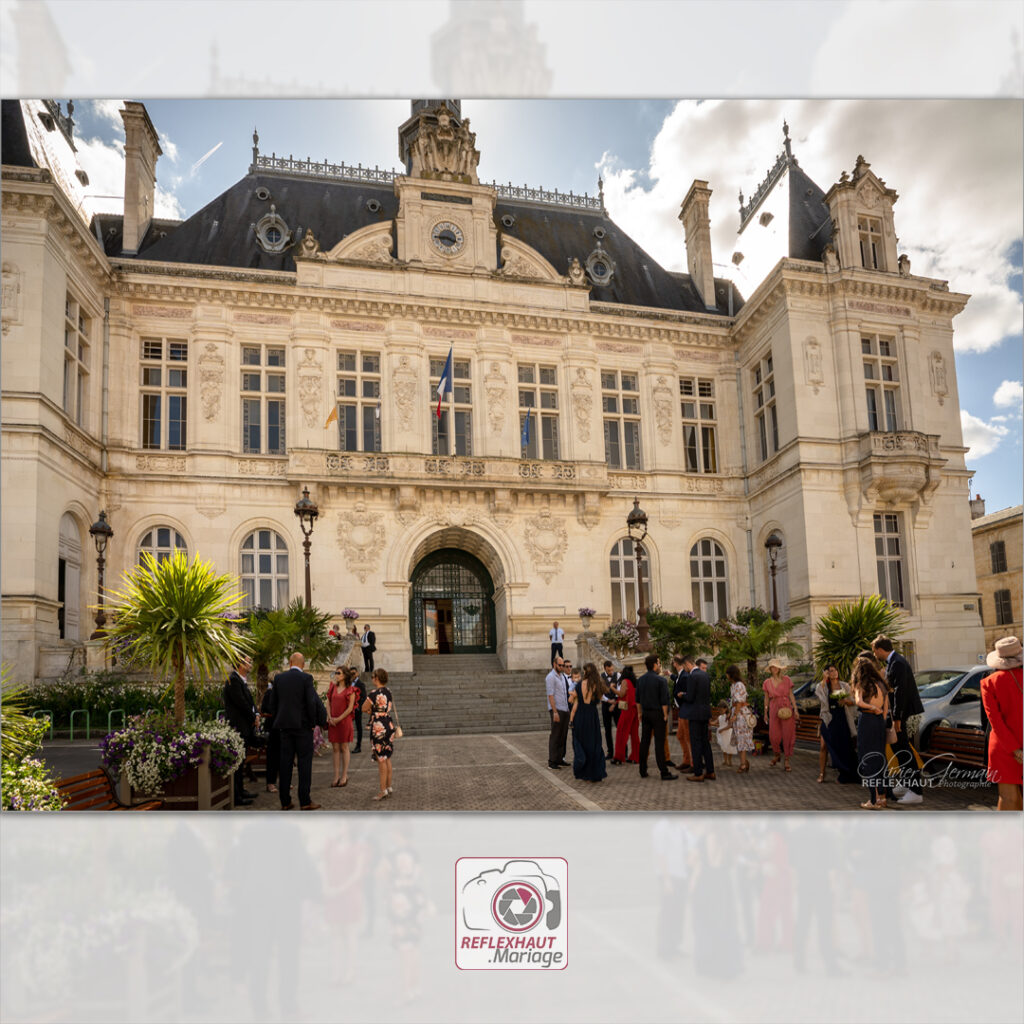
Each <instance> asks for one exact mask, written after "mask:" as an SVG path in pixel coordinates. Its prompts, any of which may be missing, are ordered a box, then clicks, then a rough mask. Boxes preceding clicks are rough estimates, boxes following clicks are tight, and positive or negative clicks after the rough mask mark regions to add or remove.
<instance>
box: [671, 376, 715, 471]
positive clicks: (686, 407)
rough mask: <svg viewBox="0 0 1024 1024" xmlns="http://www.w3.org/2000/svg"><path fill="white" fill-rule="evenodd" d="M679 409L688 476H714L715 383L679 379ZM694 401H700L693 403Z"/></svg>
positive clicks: (684, 378) (688, 378) (704, 380)
mask: <svg viewBox="0 0 1024 1024" xmlns="http://www.w3.org/2000/svg"><path fill="white" fill-rule="evenodd" d="M679 396H680V399H681V402H680V408H681V410H682V414H683V460H684V463H685V466H686V472H687V473H717V472H718V450H717V447H716V445H715V435H716V433H717V416H716V415H715V413H716V409H715V403H714V401H711V399H713V398H714V397H715V382H714V381H713V380H708V379H703V378H698V379H696V380H695V379H693V378H692V377H680V378H679ZM694 397H698V398H701V399H703V401H700V402H696V401H694V400H693V399H694Z"/></svg>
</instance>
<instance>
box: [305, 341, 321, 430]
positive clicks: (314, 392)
mask: <svg viewBox="0 0 1024 1024" xmlns="http://www.w3.org/2000/svg"><path fill="white" fill-rule="evenodd" d="M323 387H324V375H323V366H322V365H321V363H320V358H319V356H317V353H316V349H315V348H307V349H304V351H303V360H302V362H301V363H299V405H300V406H301V407H302V418H303V419H304V420H305V422H306V426H307V427H315V426H316V425H317V421H318V419H319V418H320V413H321V412H322V411H323Z"/></svg>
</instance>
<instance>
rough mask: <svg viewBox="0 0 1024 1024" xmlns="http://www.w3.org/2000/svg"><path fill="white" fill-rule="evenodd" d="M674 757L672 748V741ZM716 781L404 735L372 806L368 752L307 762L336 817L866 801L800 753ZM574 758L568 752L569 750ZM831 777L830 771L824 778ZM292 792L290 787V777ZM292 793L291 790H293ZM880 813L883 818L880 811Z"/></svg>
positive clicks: (506, 740) (975, 795) (963, 802)
mask: <svg viewBox="0 0 1024 1024" xmlns="http://www.w3.org/2000/svg"><path fill="white" fill-rule="evenodd" d="M672 752H673V754H676V753H677V752H678V751H677V748H676V745H675V743H674V742H673V746H672ZM715 755H716V760H715V766H716V768H717V769H718V770H717V772H716V775H717V779H716V781H714V782H704V783H701V784H696V783H691V782H687V781H686V780H685V778H682V777H681V778H679V779H677V780H675V781H673V782H663V781H662V780H661V779H660V778H659V777H658V770H657V767H656V765H655V763H654V759H653V757H652V759H651V763H650V772H651V774H650V776H649V777H648V778H647V779H641V778H640V776H639V773H638V770H637V767H636V765H622V766H621V767H620V766H616V765H612V764H610V763H609V765H608V777H607V778H606V779H605V780H604V781H602V782H600V783H591V782H585V781H579V780H577V779H574V778H573V775H572V769H571V768H563V769H561V770H560V771H551V770H550V769H548V768H547V733H546V732H536V733H512V734H510V735H508V736H503V735H494V734H492V735H477V736H435V737H405V738H403V739H401V740H397V741H396V742H395V758H394V773H395V785H394V790H395V791H394V793H393V795H392V796H391V797H389V798H388V799H387V800H383V801H380V802H379V803H375V802H374V801H373V797H374V795H375V794H376V793H377V766H376V764H375V762H374V761H372V760H371V758H370V754H369V745H365V746H364V747H363V751H362V753H359V754H353V755H352V763H351V767H350V770H349V784H348V785H347V786H346V787H345V788H343V789H340V788H339V789H332V788H330V781H331V778H332V767H331V755H330V752H327V753H325V754H323V755H321V756H319V757H316V758H314V761H313V800H314V801H315V802H317V803H319V804H321V805H322V806H323V808H324V809H325V810H332V811H375V812H382V811H583V810H589V811H597V810H605V811H664V810H672V811H855V812H856V813H858V814H862V813H870V812H862V811H861V810H860V808H859V806H858V805H859V803H860V802H861V801H862V800H863V799H865V796H864V792H865V791H864V790H862V789H861V788H860V787H859V786H839V785H837V784H836V783H835V782H834V781H827V782H825V783H821V784H818V783H816V782H815V779H816V778H817V774H818V758H817V754H816V753H815V752H813V751H810V750H800V749H797V751H796V752H795V754H794V756H793V761H792V764H793V771H792V772H789V773H786V772H784V771H783V770H782V765H781V763H780V764H779V765H777V766H776V767H775V768H769V767H768V761H769V759H768V757H764V756H762V757H754V758H751V768H750V771H749V772H748V773H746V774H743V775H740V774H738V773H737V772H736V769H735V765H736V764H737V763H738V759H736V758H734V759H733V760H734V766H733V767H732V768H726V767H724V765H723V764H722V761H721V756H720V754H719V752H718V751H715ZM569 756H571V749H570V751H569ZM829 775H830V776H831V778H832V779H834V778H835V774H834V773H833V772H831V771H830V772H829ZM292 785H293V787H294V785H295V782H294V776H293V783H292ZM247 787H248V788H249V789H250V790H256V791H258V793H259V796H258V798H257V800H256V801H255V803H253V804H252V805H251V806H249V807H246V808H240V809H241V810H247V811H265V810H276V809H277V808H278V807H279V799H278V796H277V794H276V793H267V792H266V791H265V788H264V785H263V779H262V776H260V777H259V779H258V782H256V783H252V782H249V783H247ZM293 796H294V793H293ZM994 808H995V787H994V786H985V787H983V788H971V789H955V788H952V787H948V786H947V787H933V788H929V789H927V790H926V791H925V799H924V803H923V804H920V805H917V806H914V807H900V808H897V809H895V810H891V811H887V812H885V813H887V814H912V813H918V812H920V811H922V810H927V811H963V810H988V809H994ZM879 813H881V812H879Z"/></svg>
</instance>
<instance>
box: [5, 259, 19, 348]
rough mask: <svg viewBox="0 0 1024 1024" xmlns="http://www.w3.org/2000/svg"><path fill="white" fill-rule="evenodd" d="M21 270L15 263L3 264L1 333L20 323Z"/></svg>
mask: <svg viewBox="0 0 1024 1024" xmlns="http://www.w3.org/2000/svg"><path fill="white" fill-rule="evenodd" d="M21 276H22V275H21V270H20V269H19V268H18V266H17V264H15V263H6V262H5V263H4V265H3V333H4V334H6V333H7V332H8V331H9V330H10V329H11V327H12V326H14V325H15V324H20V323H21Z"/></svg>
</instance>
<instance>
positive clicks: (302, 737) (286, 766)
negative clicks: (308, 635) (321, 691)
mask: <svg viewBox="0 0 1024 1024" xmlns="http://www.w3.org/2000/svg"><path fill="white" fill-rule="evenodd" d="M305 664H306V659H305V658H304V657H303V656H302V655H301V654H300V653H299V652H298V651H296V652H295V653H294V654H293V655H292V656H291V657H290V658H289V659H288V669H287V671H285V672H278V673H277V675H276V676H274V686H273V690H272V691H271V693H272V696H271V698H270V712H271V715H272V718H271V721H272V722H273V727H274V728H275V729H280V736H281V770H280V775H279V778H278V788H279V791H280V797H281V810H283V811H290V810H291V809H292V808H293V807H294V806H295V804H294V803H293V802H292V762H293V761H294V760H295V759H296V758H298V762H299V806H300V807H301V808H302V809H303V810H304V811H315V810H317V809H319V807H320V805H319V804H315V803H313V798H312V796H311V794H310V786H311V785H312V780H313V726H315V725H316V724H317V722H318V721H319V720H320V719H321V718H323V719H324V721H325V723H326V717H327V716H326V713H324V714H323V715H321V713H320V712H321V711H322V710H323V702H322V701H321V700H320V698H319V697H318V696H317V692H316V687H315V685H314V683H313V677H312V676H311V675H310V674H309V673H308V672H305V671H303V668H304V666H305Z"/></svg>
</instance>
